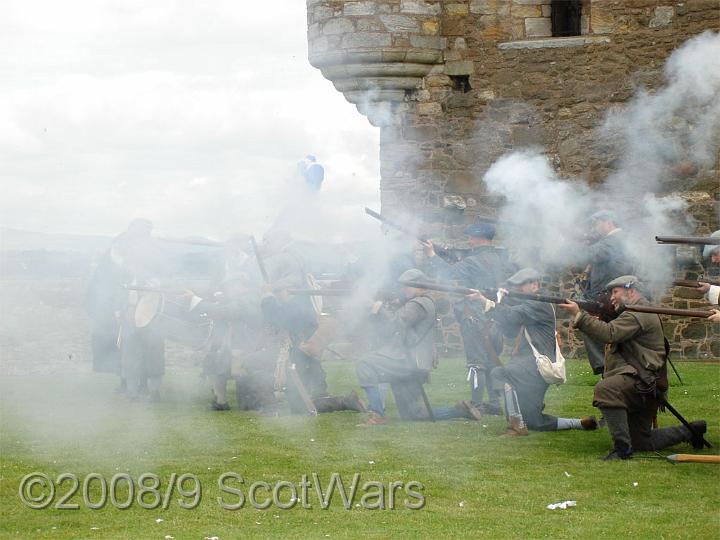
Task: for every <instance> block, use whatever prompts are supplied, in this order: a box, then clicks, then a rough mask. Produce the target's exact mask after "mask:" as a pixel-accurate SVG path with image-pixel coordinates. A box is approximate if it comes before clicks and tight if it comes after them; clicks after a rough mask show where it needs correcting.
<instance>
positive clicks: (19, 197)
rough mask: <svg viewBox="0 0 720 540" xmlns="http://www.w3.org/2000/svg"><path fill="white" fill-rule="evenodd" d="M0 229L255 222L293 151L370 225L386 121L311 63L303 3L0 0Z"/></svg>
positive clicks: (204, 228) (275, 204) (177, 230)
mask: <svg viewBox="0 0 720 540" xmlns="http://www.w3.org/2000/svg"><path fill="white" fill-rule="evenodd" d="M2 12H3V13H2V17H0V47H1V48H2V55H0V158H1V160H2V165H1V168H0V182H1V186H2V199H1V201H2V202H0V205H1V206H0V215H1V217H0V225H3V226H9V227H17V228H23V229H30V230H36V231H45V232H53V231H58V232H67V233H99V234H116V233H118V232H120V231H121V230H122V229H124V228H125V226H126V224H127V222H128V221H129V220H130V219H131V218H133V217H139V216H143V217H148V218H150V219H152V220H153V221H154V222H155V223H156V226H157V227H158V228H160V229H161V230H163V231H166V232H167V233H169V234H190V233H197V234H203V235H209V236H213V237H217V238H223V237H226V236H227V235H228V234H229V233H230V232H231V231H234V230H243V229H244V230H249V232H253V233H256V234H259V233H261V232H262V230H261V229H262V228H263V227H264V226H265V225H266V224H267V223H269V222H270V221H272V219H273V218H274V217H275V215H276V213H277V212H278V211H279V210H280V208H279V207H281V206H282V205H283V202H282V200H281V199H282V197H283V193H286V192H287V189H286V187H287V186H288V183H290V182H293V181H295V179H294V178H293V174H294V173H295V167H296V162H297V161H298V160H299V159H301V158H302V157H303V156H304V155H305V154H307V153H314V154H316V155H317V156H318V159H319V161H320V162H321V163H323V164H324V165H325V168H326V179H325V185H324V188H323V194H322V195H323V198H324V199H323V202H325V203H327V204H328V205H329V206H330V207H332V208H333V210H332V212H335V213H336V214H337V215H340V214H343V215H346V216H347V215H349V216H351V217H350V221H355V220H357V221H358V222H360V223H366V222H367V219H366V218H364V217H363V216H362V206H363V205H366V204H368V205H375V206H377V204H378V202H377V201H378V200H379V180H378V177H379V173H378V141H379V133H378V131H377V129H376V128H373V127H372V126H370V124H369V123H368V122H367V120H366V119H365V118H364V117H363V116H361V115H360V114H359V113H358V112H357V110H356V109H355V107H354V106H353V105H351V104H350V103H348V102H346V101H345V99H344V98H343V96H342V94H341V93H339V92H337V91H336V90H335V89H334V88H333V86H332V84H331V83H330V82H329V81H327V80H326V79H324V78H323V77H322V75H321V73H320V72H319V71H318V70H316V69H315V68H313V67H311V66H310V64H309V63H308V60H307V42H306V34H305V33H306V20H305V16H306V13H305V2H304V1H303V0H275V1H274V2H267V3H256V2H248V1H238V0H208V1H203V0H152V1H149V0H115V1H113V0H70V1H67V2H58V1H56V0H17V1H16V0H4V2H3V10H2Z"/></svg>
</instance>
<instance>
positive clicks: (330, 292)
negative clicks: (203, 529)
mask: <svg viewBox="0 0 720 540" xmlns="http://www.w3.org/2000/svg"><path fill="white" fill-rule="evenodd" d="M287 292H288V294H293V295H295V296H351V295H352V294H354V293H356V292H357V290H355V289H288V291H287Z"/></svg>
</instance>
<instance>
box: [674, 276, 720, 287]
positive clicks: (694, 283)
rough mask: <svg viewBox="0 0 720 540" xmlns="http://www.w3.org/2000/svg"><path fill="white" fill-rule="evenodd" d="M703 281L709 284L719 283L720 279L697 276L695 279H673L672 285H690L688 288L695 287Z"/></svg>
mask: <svg viewBox="0 0 720 540" xmlns="http://www.w3.org/2000/svg"><path fill="white" fill-rule="evenodd" d="M703 283H709V284H710V285H720V281H718V280H716V279H703V278H699V279H697V280H692V279H676V280H674V281H673V285H675V286H676V287H690V288H693V289H695V288H697V287H699V286H700V285H702V284H703Z"/></svg>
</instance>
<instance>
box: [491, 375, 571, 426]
mask: <svg viewBox="0 0 720 540" xmlns="http://www.w3.org/2000/svg"><path fill="white" fill-rule="evenodd" d="M491 376H492V379H493V384H494V385H495V388H496V389H497V390H502V389H503V387H504V385H505V384H506V383H507V384H509V385H510V386H512V387H513V388H514V389H515V393H516V394H517V398H518V404H519V406H520V412H521V413H522V416H523V420H525V424H527V427H528V428H529V429H533V430H535V431H554V430H556V429H557V416H552V415H550V414H545V413H543V408H544V407H545V392H546V391H547V389H548V384H547V383H546V382H545V381H544V380H543V378H542V377H541V376H540V374H539V373H537V372H535V373H532V372H531V371H530V370H528V369H527V368H526V367H525V366H523V365H521V364H512V363H510V364H507V365H505V366H502V367H496V368H495V369H493V370H492V375H491Z"/></svg>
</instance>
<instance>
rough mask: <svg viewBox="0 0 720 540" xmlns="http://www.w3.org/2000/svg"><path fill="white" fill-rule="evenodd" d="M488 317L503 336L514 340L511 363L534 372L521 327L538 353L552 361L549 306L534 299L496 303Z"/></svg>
mask: <svg viewBox="0 0 720 540" xmlns="http://www.w3.org/2000/svg"><path fill="white" fill-rule="evenodd" d="M490 315H491V317H492V318H493V319H494V320H495V322H497V324H498V326H499V327H500V329H501V330H502V332H503V335H505V336H506V337H508V338H515V339H517V340H518V341H517V343H518V347H517V351H513V355H512V358H513V362H514V363H515V362H517V363H522V364H524V365H527V366H528V368H529V369H530V370H531V371H533V372H537V367H536V363H535V355H534V354H533V352H532V349H531V348H530V345H529V344H528V342H527V339H525V335H524V332H523V328H524V329H526V330H527V332H528V334H529V335H530V339H531V340H532V342H533V345H534V346H535V348H536V349H537V350H538V352H539V353H540V354H544V355H546V356H547V357H548V358H550V359H551V360H552V359H554V358H555V312H554V311H553V308H552V306H551V305H550V304H547V303H545V302H535V301H534V300H529V301H527V302H523V303H521V304H517V305H514V306H509V305H505V304H497V305H496V306H495V308H494V309H493V310H492V311H490ZM518 336H519V337H518Z"/></svg>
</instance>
